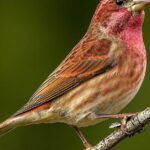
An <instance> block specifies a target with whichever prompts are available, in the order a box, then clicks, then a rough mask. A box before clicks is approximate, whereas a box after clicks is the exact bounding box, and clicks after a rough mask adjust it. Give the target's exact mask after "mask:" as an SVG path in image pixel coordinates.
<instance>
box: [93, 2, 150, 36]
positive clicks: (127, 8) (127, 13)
mask: <svg viewBox="0 0 150 150" xmlns="http://www.w3.org/2000/svg"><path fill="white" fill-rule="evenodd" d="M149 2H150V1H149V0H101V1H100V4H99V5H98V7H97V9H96V12H95V14H94V16H93V20H92V23H94V24H100V25H101V26H102V27H104V28H105V29H107V30H108V31H109V32H112V33H113V34H118V33H120V32H121V31H123V30H124V29H125V28H127V27H130V28H138V29H139V28H141V27H142V24H143V20H144V12H143V9H144V8H145V7H146V5H147V4H148V3H149Z"/></svg>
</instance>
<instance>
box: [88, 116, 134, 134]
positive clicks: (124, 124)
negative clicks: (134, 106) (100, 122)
mask: <svg viewBox="0 0 150 150" xmlns="http://www.w3.org/2000/svg"><path fill="white" fill-rule="evenodd" d="M136 114H137V113H125V114H95V113H92V114H91V115H90V116H89V117H90V118H91V119H110V118H113V119H121V126H120V128H121V130H122V131H123V132H125V133H127V134H130V133H128V132H127V131H125V126H126V123H127V121H128V119H130V118H131V117H132V116H134V115H136Z"/></svg>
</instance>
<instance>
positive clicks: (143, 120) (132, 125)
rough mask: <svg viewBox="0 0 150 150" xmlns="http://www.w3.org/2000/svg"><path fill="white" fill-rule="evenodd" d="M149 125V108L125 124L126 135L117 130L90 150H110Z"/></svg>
mask: <svg viewBox="0 0 150 150" xmlns="http://www.w3.org/2000/svg"><path fill="white" fill-rule="evenodd" d="M149 123H150V107H149V108H147V109H145V110H144V111H142V112H139V113H137V115H135V116H133V117H132V118H131V119H130V120H129V121H128V122H127V124H126V127H125V130H126V131H127V133H128V134H127V133H126V132H124V131H122V130H121V129H117V130H115V131H114V132H113V133H111V134H110V135H108V136H107V137H106V138H104V139H103V140H102V141H100V142H99V143H98V144H97V145H96V146H94V147H93V148H92V149H90V150H110V149H112V148H113V147H114V146H115V145H117V144H118V143H119V142H121V141H122V140H123V139H125V138H127V137H129V136H131V135H134V134H136V133H139V132H140V131H141V130H142V129H143V127H145V126H146V125H148V124H149ZM129 133H130V134H129Z"/></svg>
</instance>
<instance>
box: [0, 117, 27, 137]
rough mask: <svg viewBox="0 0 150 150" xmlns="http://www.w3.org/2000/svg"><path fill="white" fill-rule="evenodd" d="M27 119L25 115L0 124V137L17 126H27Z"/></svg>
mask: <svg viewBox="0 0 150 150" xmlns="http://www.w3.org/2000/svg"><path fill="white" fill-rule="evenodd" d="M29 119H30V118H29ZM29 119H28V118H27V117H26V115H23V116H18V117H10V118H8V119H7V120H5V121H4V122H2V123H0V136H3V135H4V134H6V133H8V132H9V131H11V130H13V129H15V128H17V127H19V126H24V125H27V124H29V121H30V120H29Z"/></svg>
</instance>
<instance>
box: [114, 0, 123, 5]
mask: <svg viewBox="0 0 150 150" xmlns="http://www.w3.org/2000/svg"><path fill="white" fill-rule="evenodd" d="M123 2H124V0H116V4H117V5H122V4H123Z"/></svg>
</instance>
